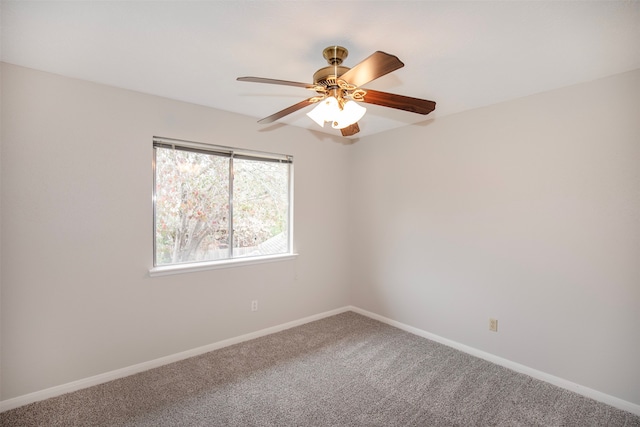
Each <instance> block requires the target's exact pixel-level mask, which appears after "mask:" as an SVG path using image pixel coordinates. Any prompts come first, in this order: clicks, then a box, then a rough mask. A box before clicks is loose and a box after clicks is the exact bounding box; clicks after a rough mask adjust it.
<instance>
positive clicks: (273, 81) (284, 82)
mask: <svg viewBox="0 0 640 427" xmlns="http://www.w3.org/2000/svg"><path fill="white" fill-rule="evenodd" d="M236 80H238V81H239V82H252V83H269V84H272V85H283V86H296V87H302V88H305V89H313V88H314V87H315V86H314V85H312V84H308V83H299V82H290V81H289V80H276V79H266V78H264V77H238V78H237V79H236Z"/></svg>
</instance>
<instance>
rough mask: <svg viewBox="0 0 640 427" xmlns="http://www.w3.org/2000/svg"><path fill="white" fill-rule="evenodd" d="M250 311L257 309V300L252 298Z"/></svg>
mask: <svg viewBox="0 0 640 427" xmlns="http://www.w3.org/2000/svg"><path fill="white" fill-rule="evenodd" d="M251 311H258V300H257V299H254V300H253V301H251Z"/></svg>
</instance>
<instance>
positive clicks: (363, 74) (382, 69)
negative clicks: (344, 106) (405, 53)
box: [340, 51, 404, 87]
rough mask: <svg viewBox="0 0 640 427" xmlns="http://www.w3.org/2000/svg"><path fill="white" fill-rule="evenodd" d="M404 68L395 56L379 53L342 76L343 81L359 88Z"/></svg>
mask: <svg viewBox="0 0 640 427" xmlns="http://www.w3.org/2000/svg"><path fill="white" fill-rule="evenodd" d="M402 67H404V64H403V63H402V61H400V60H399V59H398V57H397V56H395V55H389V54H388V53H384V52H380V51H377V52H375V53H374V54H373V55H371V56H369V57H368V58H366V59H365V60H363V61H362V62H360V63H359V64H358V65H356V66H355V67H353V68H352V69H350V70H349V71H347V72H346V73H344V74H343V75H341V76H340V79H341V80H344V81H345V82H347V83H350V84H352V85H355V86H357V87H359V86H362V85H365V84H367V83H369V82H370V81H372V80H375V79H377V78H378V77H382V76H384V75H385V74H389V73H390V72H392V71H395V70H397V69H398V68H402Z"/></svg>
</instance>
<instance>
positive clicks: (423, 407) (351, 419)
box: [0, 312, 640, 427]
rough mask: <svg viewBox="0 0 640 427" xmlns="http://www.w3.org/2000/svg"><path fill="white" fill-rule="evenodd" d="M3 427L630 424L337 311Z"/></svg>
mask: <svg viewBox="0 0 640 427" xmlns="http://www.w3.org/2000/svg"><path fill="white" fill-rule="evenodd" d="M0 424H1V425H2V426H581V427H582V426H640V417H638V416H635V415H633V414H630V413H628V412H624V411H620V410H618V409H615V408H612V407H610V406H607V405H604V404H602V403H598V402H596V401H593V400H591V399H588V398H585V397H582V396H580V395H577V394H574V393H571V392H569V391H566V390H563V389H560V388H557V387H554V386H552V385H549V384H547V383H544V382H541V381H538V380H535V379H533V378H531V377H528V376H526V375H522V374H518V373H515V372H513V371H510V370H508V369H505V368H503V367H500V366H497V365H494V364H492V363H489V362H487V361H484V360H481V359H478V358H475V357H473V356H470V355H468V354H465V353H461V352H459V351H457V350H454V349H451V348H449V347H446V346H443V345H441V344H438V343H435V342H432V341H429V340H426V339H424V338H421V337H418V336H415V335H412V334H409V333H407V332H404V331H401V330H399V329H396V328H393V327H391V326H388V325H386V324H383V323H380V322H377V321H375V320H372V319H369V318H367V317H364V316H361V315H358V314H355V313H352V312H348V313H343V314H339V315H337V316H332V317H329V318H326V319H322V320H319V321H316V322H312V323H308V324H306V325H302V326H299V327H296V328H292V329H289V330H286V331H283V332H280V333H276V334H273V335H269V336H266V337H262V338H258V339H255V340H252V341H247V342H245V343H241V344H237V345H234V346H231V347H227V348H223V349H220V350H217V351H213V352H211V353H207V354H204V355H202V356H198V357H194V358H191V359H188V360H184V361H181V362H177V363H174V364H171V365H167V366H164V367H161V368H157V369H153V370H150V371H147V372H144V373H141V374H137V375H133V376H130V377H127V378H123V379H120V380H116V381H112V382H109V383H106V384H102V385H99V386H95V387H92V388H88V389H85V390H81V391H78V392H75V393H70V394H67V395H64V396H60V397H56V398H52V399H49V400H46V401H43V402H38V403H35V404H31V405H27V406H24V407H21V408H17V409H14V410H11V411H7V412H4V413H2V414H0Z"/></svg>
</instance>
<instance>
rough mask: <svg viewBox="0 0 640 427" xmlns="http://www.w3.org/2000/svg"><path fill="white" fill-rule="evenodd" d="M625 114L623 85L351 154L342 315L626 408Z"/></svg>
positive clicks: (383, 137) (456, 122)
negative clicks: (415, 332)
mask: <svg viewBox="0 0 640 427" xmlns="http://www.w3.org/2000/svg"><path fill="white" fill-rule="evenodd" d="M443 101H445V100H443ZM639 111H640V70H636V71H634V72H629V73H625V74H621V75H617V76H613V77H610V78H606V79H602V80H598V81H594V82H590V83H586V84H581V85H577V86H572V87H567V88H563V89H560V90H556V91H552V92H547V93H542V94H539V95H535V96H530V97H527V98H523V99H519V100H515V101H511V102H506V103H502V104H499V105H494V106H490V107H486V108H482V109H478V110H474V111H469V112H466V113H461V114H457V115H453V116H448V117H445V118H442V119H438V120H436V121H430V120H427V121H425V122H423V123H422V124H420V125H416V126H412V127H407V128H403V129H401V130H399V131H394V132H392V133H386V134H378V135H374V136H372V137H370V138H367V139H366V140H364V141H361V142H360V143H358V144H356V145H355V146H354V147H353V149H354V153H353V158H352V164H351V166H352V170H351V178H350V179H351V185H352V188H351V199H350V200H351V205H350V213H351V220H350V224H351V227H352V229H351V234H350V241H351V244H352V257H351V259H352V261H353V262H354V266H353V270H352V274H353V276H352V304H353V305H355V306H358V307H360V308H362V309H365V310H369V311H372V312H375V313H377V314H379V315H382V316H385V317H387V318H391V319H394V320H396V321H399V322H402V323H405V324H408V325H411V326H413V327H417V328H419V329H422V330H424V331H427V332H430V333H433V334H436V335H439V336H441V337H444V338H447V339H449V340H453V341H456V342H458V343H462V344H465V345H467V346H471V347H474V348H476V349H479V350H482V351H485V352H488V353H491V354H494V355H497V356H499V357H502V358H505V359H508V360H511V361H514V362H517V363H520V364H522V365H525V366H528V367H530V368H534V369H537V370H540V371H543V372H546V373H548V374H551V375H555V376H557V377H561V378H564V379H566V380H569V381H572V382H575V383H577V384H580V385H582V386H586V387H589V388H592V389H595V390H598V391H600V392H603V393H607V394H609V395H612V396H615V397H617V398H620V399H623V400H626V401H628V402H631V403H635V404H640V387H639V386H638V384H640V363H638V361H639V360H640V333H639V332H638V330H639V327H640V167H639V165H640V120H638V112H639ZM489 317H495V318H497V319H498V321H499V331H498V333H494V332H490V331H489V330H488V319H489Z"/></svg>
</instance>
